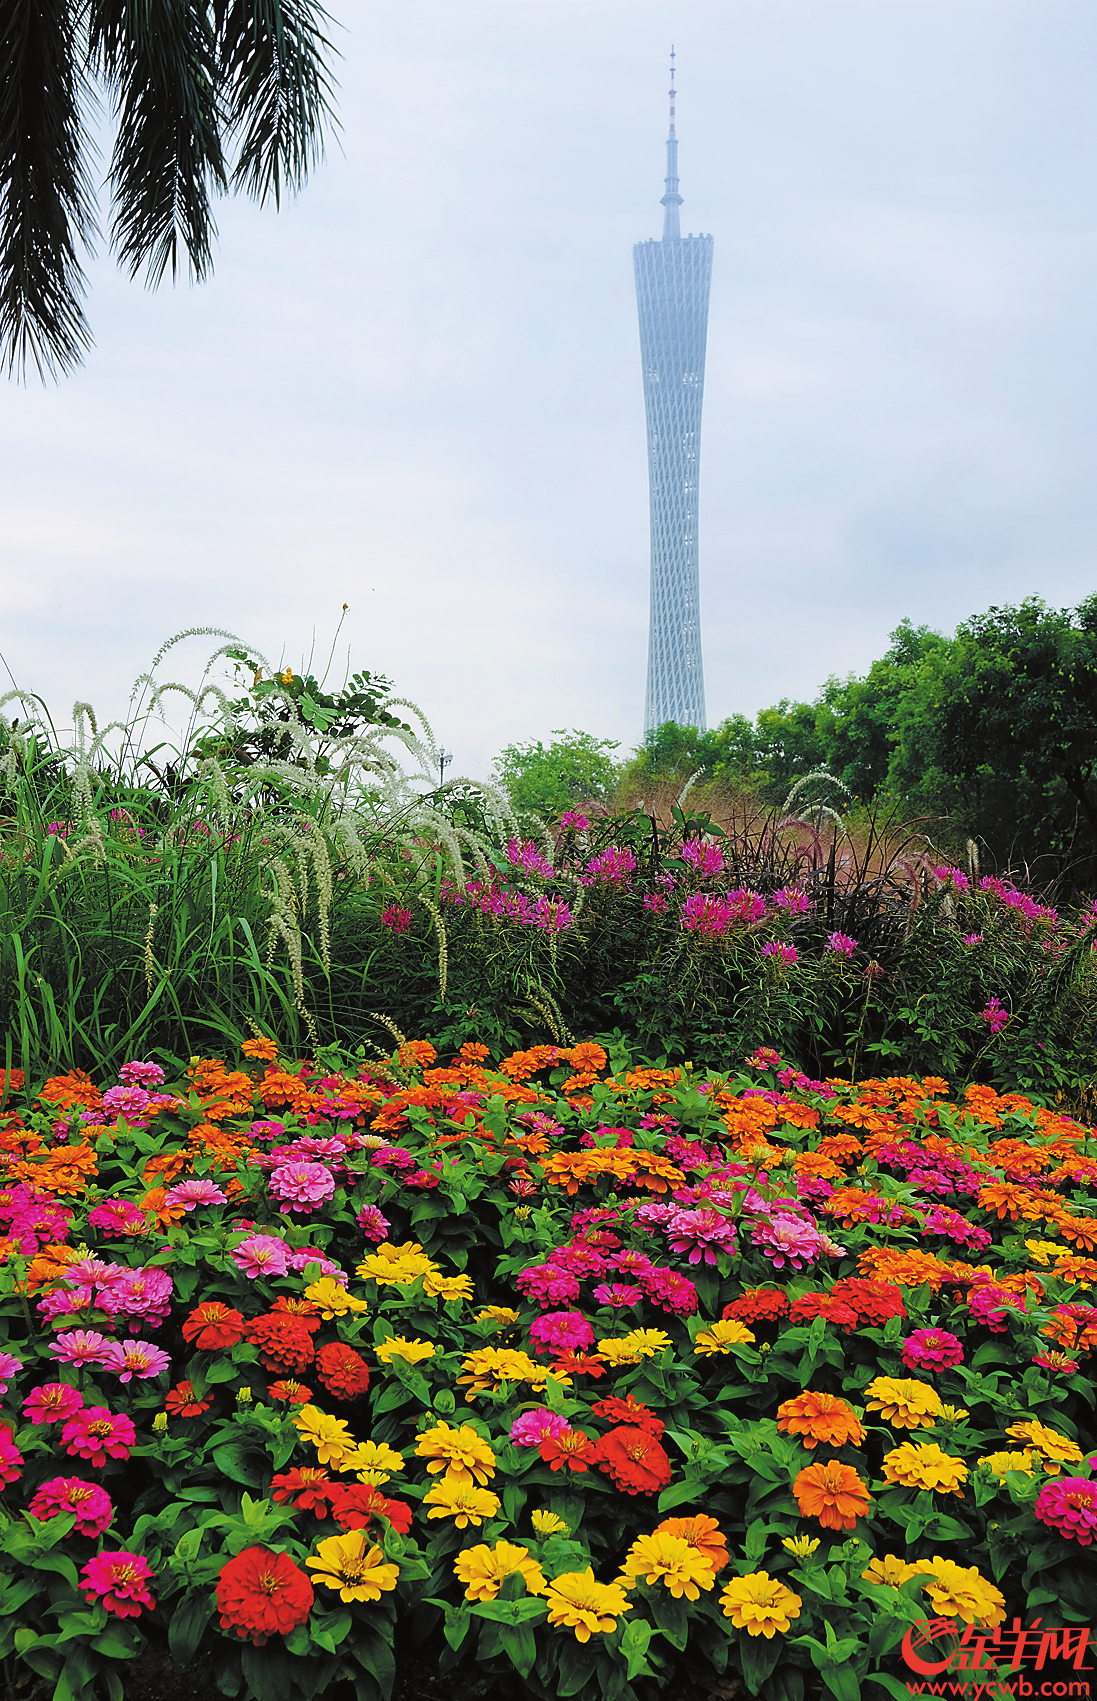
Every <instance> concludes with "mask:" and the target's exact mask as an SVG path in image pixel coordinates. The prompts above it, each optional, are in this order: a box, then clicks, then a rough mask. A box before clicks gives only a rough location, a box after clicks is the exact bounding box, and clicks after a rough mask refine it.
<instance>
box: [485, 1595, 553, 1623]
mask: <svg viewBox="0 0 1097 1701" xmlns="http://www.w3.org/2000/svg"><path fill="white" fill-rule="evenodd" d="M469 1612H470V1613H471V1614H472V1616H473V1617H474V1618H490V1619H492V1620H494V1621H495V1622H496V1623H498V1624H526V1623H528V1622H532V1621H533V1620H535V1619H542V1618H544V1616H545V1614H546V1613H547V1612H548V1607H547V1606H546V1605H545V1603H544V1601H539V1600H536V1599H529V1600H517V1601H477V1602H476V1603H475V1604H474V1605H473V1606H471V1607H469Z"/></svg>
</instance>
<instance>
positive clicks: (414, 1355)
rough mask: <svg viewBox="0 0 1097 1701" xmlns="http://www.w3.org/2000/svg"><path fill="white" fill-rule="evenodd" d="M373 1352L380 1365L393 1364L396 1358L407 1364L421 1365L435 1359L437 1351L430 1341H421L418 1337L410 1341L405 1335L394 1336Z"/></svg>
mask: <svg viewBox="0 0 1097 1701" xmlns="http://www.w3.org/2000/svg"><path fill="white" fill-rule="evenodd" d="M373 1350H374V1353H375V1354H376V1356H377V1362H378V1364H391V1363H392V1361H393V1359H394V1358H402V1359H403V1360H404V1362H405V1364H421V1363H422V1362H423V1360H424V1359H428V1358H433V1357H434V1351H435V1349H434V1347H433V1346H432V1345H431V1343H430V1342H429V1341H421V1340H420V1339H419V1337H418V1335H416V1336H414V1337H413V1338H412V1339H411V1340H410V1341H409V1340H408V1339H407V1337H406V1336H404V1335H393V1336H392V1337H391V1339H390V1340H387V1341H382V1342H381V1344H380V1346H377V1347H374V1349H373Z"/></svg>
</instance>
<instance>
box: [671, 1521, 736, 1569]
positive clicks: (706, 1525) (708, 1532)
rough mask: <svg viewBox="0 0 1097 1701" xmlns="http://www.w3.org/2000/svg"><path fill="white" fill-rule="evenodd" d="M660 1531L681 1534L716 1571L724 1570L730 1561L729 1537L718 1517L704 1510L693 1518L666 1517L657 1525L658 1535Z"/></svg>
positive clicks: (674, 1534)
mask: <svg viewBox="0 0 1097 1701" xmlns="http://www.w3.org/2000/svg"><path fill="white" fill-rule="evenodd" d="M660 1532H662V1534H663V1535H666V1536H681V1538H682V1540H683V1541H686V1542H688V1543H689V1545H690V1547H692V1548H694V1549H695V1550H696V1551H697V1552H698V1553H699V1554H700V1555H701V1558H702V1559H703V1560H704V1562H705V1564H706V1565H710V1566H711V1567H712V1569H713V1571H714V1572H716V1571H722V1570H723V1569H724V1566H725V1565H726V1564H727V1563H728V1550H727V1537H726V1536H725V1534H724V1532H723V1530H721V1528H720V1526H719V1524H718V1523H717V1522H716V1519H715V1518H709V1517H708V1516H707V1515H706V1514H705V1513H704V1512H695V1513H694V1515H693V1517H692V1518H664V1519H663V1522H662V1523H661V1524H656V1526H655V1533H656V1535H659V1534H660Z"/></svg>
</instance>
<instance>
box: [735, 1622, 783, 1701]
mask: <svg viewBox="0 0 1097 1701" xmlns="http://www.w3.org/2000/svg"><path fill="white" fill-rule="evenodd" d="M780 1658H781V1643H780V1641H779V1639H778V1638H777V1637H776V1636H774V1637H773V1638H772V1639H770V1638H767V1637H763V1636H748V1635H747V1634H746V1632H744V1633H743V1635H741V1636H740V1638H739V1663H740V1665H741V1666H742V1668H743V1682H744V1683H745V1684H746V1686H747V1688H748V1689H749V1691H750V1693H751V1694H752V1695H757V1694H758V1692H759V1690H760V1689H761V1687H762V1685H763V1683H765V1681H766V1679H767V1677H769V1675H770V1673H771V1672H772V1670H773V1668H774V1666H775V1665H776V1664H777V1661H778V1660H779V1659H780Z"/></svg>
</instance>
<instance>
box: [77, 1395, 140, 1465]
mask: <svg viewBox="0 0 1097 1701" xmlns="http://www.w3.org/2000/svg"><path fill="white" fill-rule="evenodd" d="M136 1440H137V1432H136V1430H135V1429H134V1427H133V1424H132V1423H131V1422H130V1420H129V1418H128V1417H126V1415H125V1413H124V1412H119V1413H118V1414H117V1416H115V1417H112V1416H111V1413H110V1411H109V1410H108V1408H107V1407H106V1406H88V1407H86V1408H85V1410H84V1411H82V1412H78V1413H77V1415H76V1416H75V1417H73V1418H70V1419H69V1421H68V1423H67V1424H66V1425H65V1427H64V1429H63V1430H62V1431H61V1443H62V1445H63V1447H64V1449H65V1452H66V1453H69V1454H71V1455H72V1457H73V1458H75V1459H87V1461H88V1463H89V1464H92V1465H95V1466H96V1467H98V1466H100V1465H105V1464H106V1462H107V1455H108V1454H109V1455H110V1457H111V1458H112V1459H128V1458H129V1456H130V1448H131V1447H132V1446H133V1444H134V1442H135V1441H136Z"/></svg>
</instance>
